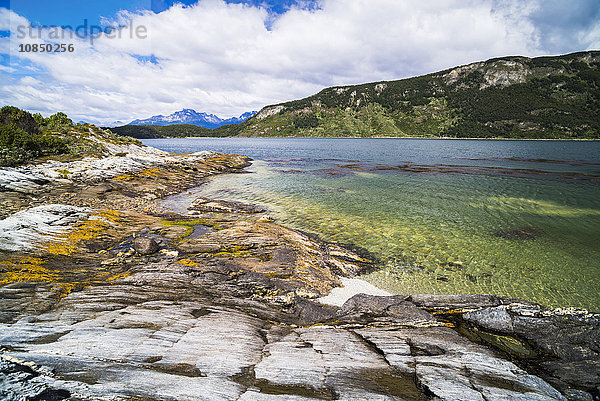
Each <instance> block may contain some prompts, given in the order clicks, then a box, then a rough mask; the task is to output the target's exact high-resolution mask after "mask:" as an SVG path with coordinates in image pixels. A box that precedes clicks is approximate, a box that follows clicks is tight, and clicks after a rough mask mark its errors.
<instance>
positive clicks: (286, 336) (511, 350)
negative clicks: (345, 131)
mask: <svg viewBox="0 0 600 401" xmlns="http://www.w3.org/2000/svg"><path fill="white" fill-rule="evenodd" d="M111 152H112V155H110V156H107V157H103V158H90V159H83V160H79V161H71V162H60V161H52V162H45V163H40V164H32V165H29V166H25V167H21V168H12V169H2V170H0V191H1V195H2V209H1V210H0V217H1V218H2V220H0V352H1V353H0V399H6V400H63V399H67V400H211V401H212V400H240V401H249V400H259V401H263V400H264V401H270V400H294V401H309V400H469V401H470V400H482V401H484V400H485V401H492V400H598V399H600V391H599V390H600V387H599V386H600V315H597V314H592V313H588V312H586V311H582V310H574V309H556V310H550V309H548V308H545V307H543V306H540V305H537V304H532V303H529V302H523V301H519V300H513V299H506V298H502V297H497V296H491V295H452V296H434V295H410V294H407V295H394V296H374V295H365V294H358V295H355V296H353V297H352V298H350V299H349V300H347V301H346V302H345V303H344V304H343V305H342V306H332V305H326V304H323V303H321V302H319V298H321V297H324V296H326V295H327V294H329V293H330V291H331V290H332V289H333V288H335V287H338V286H340V285H341V281H340V279H341V278H344V277H355V276H357V275H360V273H361V272H364V271H367V270H370V269H373V268H376V266H377V264H376V255H370V254H368V253H367V252H365V251H363V250H361V249H359V248H354V247H349V246H341V245H339V244H332V243H326V242H324V241H321V240H319V239H318V238H315V237H314V236H312V235H308V234H305V233H301V232H298V231H294V230H291V229H288V228H286V227H283V226H281V225H278V224H277V223H275V222H274V221H272V219H270V218H269V216H268V211H265V210H263V209H261V208H259V207H256V206H252V205H243V204H239V203H233V202H225V201H219V200H214V199H206V198H198V199H195V200H194V201H193V202H192V203H191V205H190V207H189V209H188V212H187V213H185V214H175V213H172V212H170V211H169V210H168V208H166V207H165V206H164V204H163V203H162V202H161V199H163V198H164V197H166V196H169V195H173V194H177V193H181V192H184V191H186V190H187V189H189V188H192V187H196V186H198V185H201V184H202V183H203V182H204V181H205V180H206V179H208V177H210V176H211V175H213V174H221V173H243V168H244V167H246V166H248V165H249V163H250V161H249V159H247V158H245V157H243V156H238V155H223V154H217V153H212V152H201V153H195V154H187V155H170V154H166V153H164V152H161V151H158V150H155V149H151V148H147V147H142V146H138V145H128V146H127V147H126V148H123V147H115V149H111Z"/></svg>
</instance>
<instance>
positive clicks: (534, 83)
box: [214, 51, 600, 139]
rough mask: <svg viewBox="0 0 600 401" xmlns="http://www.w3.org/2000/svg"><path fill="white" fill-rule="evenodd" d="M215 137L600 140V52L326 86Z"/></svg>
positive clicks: (266, 109)
mask: <svg viewBox="0 0 600 401" xmlns="http://www.w3.org/2000/svg"><path fill="white" fill-rule="evenodd" d="M214 131H215V133H214V135H215V136H237V135H239V136H352V137H372V136H399V137H402V136H415V137H476V138H595V139H598V138H600V52H599V51H587V52H580V53H573V54H568V55H562V56H553V57H537V58H527V57H518V56H516V57H502V58H495V59H491V60H488V61H483V62H477V63H473V64H469V65H464V66H460V67H456V68H452V69H448V70H445V71H441V72H437V73H433V74H429V75H424V76H419V77H415V78H408V79H402V80H398V81H387V82H374V83H368V84H362V85H348V86H337V87H332V88H327V89H323V90H322V91H321V92H319V93H317V94H316V95H313V96H310V97H307V98H305V99H300V100H294V101H291V102H286V103H280V104H276V105H271V106H267V107H264V108H263V109H262V110H261V111H260V112H259V113H257V114H256V115H255V116H253V117H251V118H249V119H247V120H246V121H244V122H243V123H241V124H237V125H229V126H224V127H221V128H217V129H216V130H214Z"/></svg>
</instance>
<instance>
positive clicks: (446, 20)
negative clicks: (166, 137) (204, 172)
mask: <svg viewBox="0 0 600 401" xmlns="http://www.w3.org/2000/svg"><path fill="white" fill-rule="evenodd" d="M90 32H94V34H93V35H90V34H89V33H90ZM36 44H38V45H41V44H44V45H47V44H54V45H55V47H60V45H61V44H63V45H65V48H66V49H68V48H67V46H68V45H72V47H71V48H72V50H73V51H72V52H70V51H64V52H50V53H46V52H43V53H42V52H40V51H38V52H33V51H30V52H27V51H22V52H20V51H19V50H27V48H28V47H25V46H29V45H36ZM32 49H33V47H32ZM38 49H39V48H38ZM592 49H593V50H600V2H599V1H597V0H429V1H423V0H229V1H226V0H200V1H192V0H183V1H179V2H175V3H174V2H173V1H169V0H120V1H118V0H103V1H91V0H88V1H82V0H56V1H45V0H10V1H8V0H0V105H7V104H10V105H14V106H18V107H21V108H24V109H27V110H30V111H32V112H40V113H42V114H43V115H49V114H52V113H54V112H56V111H63V112H65V113H67V114H68V115H69V116H71V117H72V118H73V119H74V120H75V121H80V120H83V121H88V122H92V123H97V124H111V123H114V122H115V121H123V122H129V121H131V120H133V119H137V118H147V117H150V116H152V115H158V114H163V115H166V114H170V113H172V112H174V111H177V110H181V109H183V108H191V109H195V110H197V111H199V112H207V113H213V114H216V115H218V116H220V117H224V118H227V117H232V116H239V115H240V114H242V113H243V112H246V111H251V110H260V109H261V108H262V107H264V106H266V105H269V104H275V103H279V102H283V101H287V100H292V99H298V98H302V97H305V96H309V95H312V94H314V93H316V92H318V91H320V90H321V89H323V88H324V87H328V86H337V85H349V84H359V83H365V82H374V81H382V80H394V79H401V78H407V77H412V76H416V75H422V74H427V73H431V72H435V71H440V70H443V69H447V68H451V67H454V66H458V65H463V64H468V63H471V62H476V61H481V60H486V59H489V58H493V57H501V56H507V55H522V56H529V57H534V56H541V55H557V54H564V53H571V52H576V51H583V50H592Z"/></svg>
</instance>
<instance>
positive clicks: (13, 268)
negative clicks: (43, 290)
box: [0, 256, 59, 284]
mask: <svg viewBox="0 0 600 401" xmlns="http://www.w3.org/2000/svg"><path fill="white" fill-rule="evenodd" d="M0 267H2V270H4V273H2V274H0V284H10V283H17V282H21V281H26V282H35V283H39V282H46V283H49V282H53V281H56V280H57V279H58V278H59V272H58V271H57V270H50V269H48V268H46V267H45V266H44V260H43V259H41V258H36V257H30V256H24V257H22V258H19V259H17V260H6V261H0Z"/></svg>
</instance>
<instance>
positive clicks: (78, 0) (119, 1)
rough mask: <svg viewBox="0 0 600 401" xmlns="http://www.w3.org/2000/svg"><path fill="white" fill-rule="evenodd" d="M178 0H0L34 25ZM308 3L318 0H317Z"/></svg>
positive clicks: (264, 0) (267, 1)
mask: <svg viewBox="0 0 600 401" xmlns="http://www.w3.org/2000/svg"><path fill="white" fill-rule="evenodd" d="M196 2H197V0H179V1H177V3H181V4H184V5H192V4H194V3H196ZM227 2H228V3H241V4H248V5H251V6H262V7H264V8H266V9H268V10H269V11H270V12H272V13H276V14H279V13H283V12H285V11H286V10H287V9H289V7H290V6H291V5H294V4H297V3H296V1H294V0H249V1H248V0H229V1H227ZM174 3H175V2H174V1H172V0H101V1H82V0H60V1H43V0H10V1H7V0H0V7H6V8H10V9H12V10H13V11H15V12H16V13H17V14H19V15H22V16H24V17H26V18H27V19H28V20H29V21H30V22H31V23H32V24H35V25H38V24H40V25H72V26H77V25H79V24H81V23H82V21H83V20H84V19H87V20H88V21H89V23H90V24H100V21H101V17H105V18H110V17H112V16H114V15H115V14H116V13H117V12H118V11H121V10H127V11H134V12H135V11H141V10H151V11H154V12H156V13H160V12H162V11H165V10H167V9H169V8H170V7H171V6H173V4H174ZM307 3H314V4H317V2H316V1H309V2H307Z"/></svg>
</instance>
